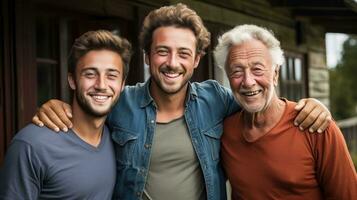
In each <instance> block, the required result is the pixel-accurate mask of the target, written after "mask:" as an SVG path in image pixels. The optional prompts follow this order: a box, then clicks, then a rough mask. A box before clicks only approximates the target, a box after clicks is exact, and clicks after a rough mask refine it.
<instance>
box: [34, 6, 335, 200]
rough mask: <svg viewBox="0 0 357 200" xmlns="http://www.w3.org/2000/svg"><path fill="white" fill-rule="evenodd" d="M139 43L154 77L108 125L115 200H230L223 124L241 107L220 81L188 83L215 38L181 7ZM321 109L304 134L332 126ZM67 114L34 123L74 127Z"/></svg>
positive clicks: (134, 89)
mask: <svg viewBox="0 0 357 200" xmlns="http://www.w3.org/2000/svg"><path fill="white" fill-rule="evenodd" d="M140 42H141V46H142V48H143V49H144V51H145V62H146V63H147V64H148V65H149V67H150V74H151V77H150V79H149V80H148V81H147V82H145V83H139V84H137V85H136V86H128V87H126V88H125V89H124V92H123V93H122V96H121V98H120V100H119V103H118V104H117V105H116V106H115V107H114V109H113V111H112V112H111V114H110V115H109V117H108V120H107V124H108V125H109V127H110V128H111V131H112V138H113V140H114V142H115V148H116V156H117V157H116V159H117V182H116V183H117V184H116V187H115V197H114V198H115V199H130V200H131V199H141V198H142V199H155V200H160V199H164V200H166V199H171V200H175V199H194V200H198V199H209V200H218V199H225V198H226V190H225V178H224V176H223V173H222V169H221V166H220V156H219V152H220V137H221V135H222V131H223V129H222V122H223V119H224V117H226V116H228V115H229V114H231V113H233V112H234V111H237V110H238V109H239V107H238V105H237V104H236V103H235V101H234V98H233V96H232V95H231V93H230V92H229V90H228V89H226V88H224V87H222V86H221V85H219V84H218V83H217V82H216V81H213V80H209V81H205V82H202V83H190V82H189V80H190V78H191V77H192V74H193V72H194V69H195V68H196V67H197V66H198V64H199V61H200V58H201V57H202V56H203V55H204V50H205V48H206V47H207V46H208V45H209V44H210V34H209V32H208V31H207V29H206V28H205V27H204V25H203V23H202V20H201V18H200V17H199V16H198V15H197V14H196V13H195V12H194V11H193V10H191V9H189V8H188V7H187V6H185V5H183V4H177V5H174V6H166V7H161V8H159V9H156V10H153V11H151V12H150V13H149V14H148V16H147V17H146V18H145V20H144V22H143V27H142V31H141V34H140ZM317 105H318V104H317V103H315V101H313V100H310V101H307V105H306V106H305V110H304V111H303V112H302V115H300V118H299V119H298V120H299V121H300V122H303V121H304V119H305V117H306V116H307V114H308V113H310V112H311V110H312V109H311V108H315V110H313V111H312V116H309V117H307V120H306V121H304V124H305V127H306V125H311V124H313V126H314V127H315V128H316V129H317V128H319V127H320V128H322V129H324V127H325V126H327V124H328V122H326V121H324V117H321V118H318V119H317V120H316V121H315V119H316V116H324V113H327V115H329V114H328V113H329V112H328V111H327V110H324V108H323V107H321V106H317ZM63 107H65V108H66V110H67V111H66V112H67V113H68V112H70V108H69V107H68V106H66V105H64V104H63V103H61V102H58V101H54V100H52V101H50V102H48V103H46V104H45V105H43V106H42V108H41V109H40V111H39V113H38V115H37V116H36V117H34V123H36V124H40V123H45V124H46V126H49V127H51V128H57V129H58V127H60V128H61V129H64V128H66V126H67V127H70V126H71V121H70V120H69V119H68V118H67V117H66V115H67V114H66V112H65V111H64V109H63ZM301 107H303V106H301ZM53 113H59V114H58V116H59V117H57V115H53ZM123 113H125V117H123ZM38 117H39V118H40V119H41V121H42V122H41V121H39V119H38ZM325 117H326V115H325ZM53 123H54V124H56V125H54V124H53ZM316 129H315V130H316Z"/></svg>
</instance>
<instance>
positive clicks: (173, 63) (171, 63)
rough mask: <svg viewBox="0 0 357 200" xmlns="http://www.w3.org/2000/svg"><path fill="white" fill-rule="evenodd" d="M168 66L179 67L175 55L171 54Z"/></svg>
mask: <svg viewBox="0 0 357 200" xmlns="http://www.w3.org/2000/svg"><path fill="white" fill-rule="evenodd" d="M167 65H168V66H170V67H175V66H177V58H176V55H175V54H173V53H172V54H170V56H169V57H168V61H167Z"/></svg>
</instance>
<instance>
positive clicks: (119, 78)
mask: <svg viewBox="0 0 357 200" xmlns="http://www.w3.org/2000/svg"><path fill="white" fill-rule="evenodd" d="M75 73H76V74H75V76H72V75H70V74H69V77H68V81H69V84H70V87H71V88H72V89H73V90H75V91H74V93H75V97H74V105H75V103H77V104H78V105H79V107H80V108H81V109H82V110H83V111H84V112H85V113H87V114H89V115H91V116H94V117H104V116H105V115H107V114H108V113H109V112H110V110H111V108H112V107H113V106H114V104H115V103H116V102H117V100H118V98H119V96H120V92H121V91H122V89H123V88H124V81H123V62H122V59H121V56H120V55H119V54H117V53H115V52H113V51H109V50H92V51H89V52H88V53H86V54H85V55H84V56H83V57H81V58H80V59H79V61H78V63H77V66H76V69H75Z"/></svg>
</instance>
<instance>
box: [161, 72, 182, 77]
mask: <svg viewBox="0 0 357 200" xmlns="http://www.w3.org/2000/svg"><path fill="white" fill-rule="evenodd" d="M164 75H165V76H167V77H169V78H177V77H179V76H180V73H169V72H165V73H164Z"/></svg>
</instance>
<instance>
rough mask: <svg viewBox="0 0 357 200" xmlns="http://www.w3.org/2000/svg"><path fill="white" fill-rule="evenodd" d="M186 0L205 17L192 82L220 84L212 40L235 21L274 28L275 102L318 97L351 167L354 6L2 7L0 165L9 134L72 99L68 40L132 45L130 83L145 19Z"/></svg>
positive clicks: (134, 2) (356, 103)
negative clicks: (98, 36)
mask: <svg viewBox="0 0 357 200" xmlns="http://www.w3.org/2000/svg"><path fill="white" fill-rule="evenodd" d="M178 2H182V3H185V4H187V5H188V6H189V7H191V8H192V9H194V10H196V12H197V13H198V14H199V15H200V16H201V17H202V19H203V20H204V23H205V25H206V27H207V28H208V29H209V31H210V32H211V39H212V42H211V45H210V47H209V48H208V49H207V54H206V56H205V57H204V58H203V59H202V61H201V63H200V66H199V67H198V68H197V69H196V71H195V73H194V77H193V78H192V81H203V80H206V79H216V80H218V81H219V82H221V83H222V84H223V85H225V86H228V81H227V80H226V79H225V74H224V72H223V71H221V70H220V69H219V68H218V67H216V66H215V64H214V60H213V57H212V49H213V48H214V46H215V45H216V44H217V37H218V36H219V35H221V34H222V33H223V32H224V31H226V30H228V29H230V28H232V27H234V26H236V25H239V24H257V25H260V26H264V27H267V28H268V29H271V30H272V31H274V33H275V35H276V36H277V38H278V39H279V40H280V41H281V42H282V47H283V49H284V51H285V52H284V53H285V61H286V62H285V64H284V65H283V66H282V67H281V74H280V84H279V87H278V88H277V90H278V92H279V95H280V96H284V97H286V98H288V99H290V100H298V99H301V98H305V97H314V98H317V99H319V100H320V101H321V102H323V103H324V104H325V105H326V106H328V107H329V108H330V109H331V111H332V113H333V116H334V118H335V120H336V121H337V122H338V124H339V126H340V127H341V128H342V130H343V133H344V136H345V138H346V141H347V143H348V147H349V149H350V152H351V155H352V157H353V158H354V160H355V162H356V161H357V142H356V141H357V137H356V136H357V117H356V116H357V114H356V110H357V90H355V89H354V87H357V86H356V83H357V78H356V75H357V61H356V59H357V54H356V53H357V52H356V51H357V38H356V35H355V34H357V1H356V0H219V1H217V0H195V1H193V0H191V1H188V0H184V1H175V0H131V1H129V0H102V1H98V0H60V1H58V0H2V1H1V4H0V17H1V18H0V66H1V68H0V77H1V79H0V80H1V83H0V164H1V162H2V161H3V158H4V155H5V152H6V149H7V147H8V145H9V143H10V141H11V139H12V137H13V136H14V134H15V133H16V132H17V131H18V130H19V129H21V128H22V127H24V126H25V125H26V124H27V123H29V122H30V120H31V118H32V116H33V115H34V113H35V112H36V109H37V107H38V106H40V105H41V104H43V103H44V102H46V101H47V100H48V99H51V98H59V99H63V100H68V97H69V90H68V86H67V73H66V72H67V55H68V52H69V49H70V47H71V44H72V43H73V41H74V39H75V38H76V37H78V36H79V35H81V34H83V33H84V32H86V31H89V30H96V29H107V30H110V31H112V32H113V33H115V34H117V35H120V36H123V37H125V38H127V39H129V40H130V41H131V43H132V44H133V47H134V51H135V54H134V58H133V59H132V63H131V71H130V73H129V77H128V81H127V84H135V83H137V82H142V81H144V80H146V79H147V78H148V77H149V73H148V69H147V68H148V66H146V65H145V64H144V62H143V52H142V51H141V50H140V48H139V45H138V40H137V36H138V34H139V31H140V28H141V23H142V21H143V19H144V17H145V16H146V14H147V13H148V12H149V11H150V10H152V9H155V8H158V7H160V6H163V5H170V4H175V3H178Z"/></svg>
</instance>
